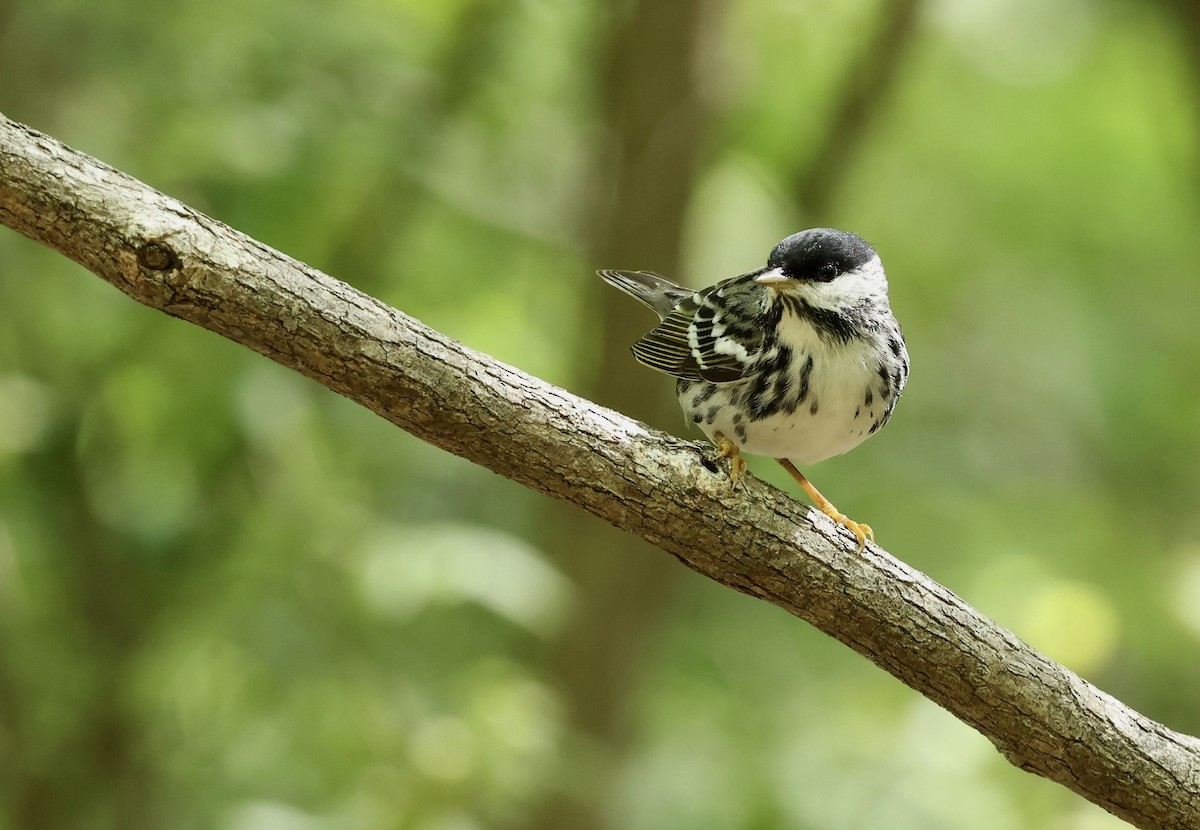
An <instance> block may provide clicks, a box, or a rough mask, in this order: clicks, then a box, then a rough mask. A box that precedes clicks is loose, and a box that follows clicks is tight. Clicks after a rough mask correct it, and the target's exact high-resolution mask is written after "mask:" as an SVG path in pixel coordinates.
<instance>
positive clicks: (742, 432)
mask: <svg viewBox="0 0 1200 830" xmlns="http://www.w3.org/2000/svg"><path fill="white" fill-rule="evenodd" d="M733 432H734V434H735V435H737V437H738V440H739V441H741V442H742V443H743V444H745V443H746V427H745V426H744V425H742V424H739V423H736V422H735V423H734V425H733Z"/></svg>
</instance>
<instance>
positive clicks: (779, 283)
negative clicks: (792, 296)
mask: <svg viewBox="0 0 1200 830" xmlns="http://www.w3.org/2000/svg"><path fill="white" fill-rule="evenodd" d="M754 281H755V282H756V283H758V284H759V285H769V286H771V287H772V288H783V287H784V286H786V285H787V284H788V283H790V282H797V280H794V279H792V278H791V277H785V276H784V275H783V272H782V271H779V270H774V271H767V272H766V273H765V274H759V275H758V276H757V277H755V278H754Z"/></svg>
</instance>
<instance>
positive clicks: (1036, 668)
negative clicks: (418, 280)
mask: <svg viewBox="0 0 1200 830" xmlns="http://www.w3.org/2000/svg"><path fill="white" fill-rule="evenodd" d="M0 223H3V224H6V225H8V226H9V227H11V228H14V229H15V230H17V231H19V232H20V233H22V234H24V235H26V236H28V237H30V238H31V239H34V240H36V241H38V242H41V243H42V244H44V245H48V246H50V247H52V248H54V249H56V250H58V251H60V252H61V253H63V254H65V255H66V256H68V257H70V258H71V259H73V260H75V261H76V262H79V263H80V264H82V265H83V266H84V267H86V268H88V269H89V270H91V271H93V272H95V273H96V274H97V275H99V276H100V277H102V278H103V279H105V280H107V281H108V282H110V283H112V284H113V285H115V286H116V287H117V288H119V289H121V290H122V291H124V292H125V293H126V294H128V295H129V296H131V297H133V298H134V299H136V300H138V301H139V302H142V303H144V304H146V305H148V306H151V307H153V308H157V309H160V310H162V311H165V312H166V313H168V314H171V315H173V316H175V317H179V318H182V319H184V320H188V321H190V322H193V323H196V324H197V325H200V326H203V327H204V328H207V329H209V330H211V331H214V332H216V333H218V334H220V335H222V336H224V337H227V338H229V339H231V340H234V341H236V342H238V343H241V344H243V345H245V346H248V347H250V348H252V349H254V350H255V351H257V352H260V353H261V354H264V355H266V356H267V357H270V358H271V359H272V360H275V361H277V362H279V363H281V364H283V365H284V366H288V367H290V368H292V369H295V370H297V371H299V372H302V373H303V374H305V375H307V376H308V377H310V378H313V379H314V380H316V381H317V382H318V383H321V384H322V385H324V386H326V387H328V388H329V389H332V390H334V391H336V392H338V393H340V394H342V395H345V396H346V397H348V398H350V399H351V400H353V401H356V402H357V403H360V404H362V405H363V406H365V407H367V408H368V409H370V410H371V411H372V412H375V413H377V414H378V415H380V416H382V417H384V418H387V419H388V420H389V421H391V422H392V423H394V424H396V425H397V426H399V427H401V428H402V429H404V430H406V431H408V432H411V433H413V434H414V435H416V436H418V437H420V438H422V439H424V440H426V441H428V442H430V443H433V444H436V445H437V446H439V447H442V448H443V449H446V450H448V451H450V452H453V453H455V454H457V455H461V456H463V457H464V458H468V459H470V460H472V461H475V462H477V463H479V464H482V465H484V466H486V467H488V468H490V469H492V470H494V471H496V472H498V473H500V474H501V475H504V476H507V477H509V478H511V479H513V480H515V481H518V482H520V483H522V484H524V485H526V486H528V487H531V488H533V489H536V490H539V491H541V492H543V493H547V494H549V495H551V496H554V497H555V498H558V499H561V500H563V501H565V502H569V503H571V504H574V505H577V506H579V507H581V508H583V509H584V510H587V511H589V512H590V513H593V514H595V515H596V516H599V517H600V518H602V519H604V520H606V521H608V522H611V523H612V524H614V525H617V526H618V527H622V528H624V529H626V530H628V531H630V532H631V533H635V534H637V535H639V536H641V537H642V538H644V539H647V540H648V541H650V542H652V543H653V544H655V545H657V546H659V547H660V548H662V549H663V550H665V551H667V552H668V553H670V554H671V555H673V556H675V557H676V558H678V559H679V560H680V561H682V562H683V563H684V564H686V565H687V566H688V567H690V568H692V569H693V570H696V571H698V572H700V573H702V574H704V575H706V576H708V577H710V578H712V579H714V580H716V581H718V582H720V583H722V584H724V585H727V586H729V587H731V588H733V589H735V590H738V591H741V592H743V593H746V594H750V595H752V596H756V597H759V598H762V599H765V600H767V601H768V602H770V603H772V604H774V605H777V606H779V607H780V608H783V609H785V610H787V611H789V612H791V613H792V614H795V615H796V616H798V617H800V618H802V619H804V620H807V621H808V622H810V623H812V624H813V625H815V626H816V627H818V628H819V629H821V630H822V631H824V632H825V633H827V634H829V635H830V636H832V637H835V638H837V639H838V640H840V641H842V642H843V643H845V644H846V645H848V646H850V647H851V648H853V649H854V650H855V651H857V652H859V653H860V654H862V655H864V656H865V657H867V658H868V659H870V660H871V661H872V662H874V663H875V664H876V665H878V666H880V667H881V668H883V669H885V670H886V671H888V672H889V673H891V674H893V675H894V676H896V677H897V678H899V679H900V680H901V681H903V682H904V683H906V684H908V685H909V686H911V687H912V688H913V689H916V690H917V691H918V692H920V693H921V694H923V695H925V696H927V697H928V698H930V699H931V700H933V701H935V702H936V703H938V704H940V705H941V706H944V707H945V708H946V709H948V710H949V711H950V712H952V713H953V714H954V715H955V716H957V717H958V718H960V719H962V720H963V721H965V722H966V723H967V724H969V725H971V726H972V727H974V728H975V729H977V730H979V731H980V732H982V733H983V734H984V735H986V736H987V737H988V738H990V739H991V741H992V742H993V743H994V744H995V745H996V746H997V748H999V750H1000V751H1001V752H1002V753H1003V754H1004V755H1005V757H1006V758H1008V759H1009V760H1010V761H1011V762H1012V763H1013V764H1015V765H1016V766H1018V767H1020V768H1021V769H1024V770H1028V771H1030V772H1035V773H1038V774H1039V775H1043V776H1045V777H1047V778H1049V779H1051V780H1053V781H1057V782H1059V783H1060V784H1063V785H1064V786H1066V787H1069V788H1070V789H1072V790H1074V791H1075V792H1077V793H1079V794H1080V795H1083V796H1084V797H1085V798H1088V799H1089V800H1091V801H1093V802H1095V803H1096V804H1099V805H1100V806H1102V807H1104V808H1105V809H1107V810H1109V811H1111V812H1113V813H1115V814H1116V815H1118V816H1120V817H1122V818H1124V819H1126V820H1127V821H1129V822H1131V823H1133V824H1135V825H1136V826H1138V827H1144V828H1151V827H1153V828H1180V829H1181V830H1182V828H1195V827H1198V826H1200V741H1198V740H1197V739H1195V738H1192V737H1189V736H1186V735H1181V734H1179V733H1176V732H1173V731H1171V730H1170V729H1167V728H1166V727H1164V726H1162V725H1161V724H1158V723H1156V722H1154V721H1152V720H1150V719H1149V718H1146V717H1144V716H1142V715H1140V714H1138V713H1137V712H1135V711H1133V710H1132V709H1130V708H1129V707H1127V706H1125V705H1124V704H1122V703H1121V702H1119V701H1117V700H1115V699H1113V698H1112V697H1110V696H1109V695H1107V694H1105V693H1103V692H1101V691H1100V690H1098V689H1097V688H1095V687H1094V686H1092V685H1091V684H1090V683H1088V682H1086V681H1084V680H1082V679H1081V678H1079V677H1078V676H1076V675H1075V674H1073V673H1072V672H1070V671H1069V670H1068V669H1066V668H1064V667H1063V666H1061V665H1059V664H1057V663H1055V662H1053V661H1052V660H1050V659H1048V658H1047V657H1045V656H1043V655H1042V654H1040V653H1038V652H1037V651H1035V650H1034V649H1032V648H1030V647H1029V646H1028V645H1026V644H1025V643H1023V642H1021V641H1020V640H1019V639H1017V637H1016V636H1014V635H1013V634H1011V633H1010V632H1008V631H1006V630H1004V629H1002V628H1000V627H999V626H997V625H996V624H995V623H993V622H992V621H991V620H989V619H987V618H986V617H984V616H983V615H982V614H980V613H979V612H978V611H976V610H975V609H973V608H971V607H970V606H969V605H967V604H966V603H965V602H963V601H962V600H961V599H959V598H958V597H956V596H955V595H954V594H952V593H951V592H950V591H948V590H947V589H946V588H944V587H942V586H941V585H938V584H937V583H936V582H933V581H932V580H930V579H929V578H928V577H926V576H924V575H923V574H921V573H919V572H917V571H915V570H913V569H911V568H909V567H908V566H907V565H905V564H904V563H902V562H899V561H897V560H896V559H894V558H893V557H891V556H890V555H888V554H887V553H886V552H884V551H883V550H881V549H879V548H877V547H874V546H872V547H870V548H869V549H868V550H867V551H866V552H864V553H862V554H859V553H857V552H856V551H855V546H854V543H853V541H852V540H851V539H850V537H849V536H848V535H847V534H845V533H841V532H839V531H838V530H837V529H836V528H835V526H834V525H833V524H832V522H830V521H829V520H828V519H827V518H826V517H824V516H823V515H822V514H820V513H819V512H817V511H815V510H813V509H811V508H808V507H805V506H804V505H802V504H800V503H798V502H796V501H794V500H793V499H791V498H790V497H788V496H787V495H786V494H784V493H781V492H780V491H778V490H775V489H773V488H772V487H770V486H769V485H767V484H764V483H763V482H761V481H757V480H750V481H749V482H748V483H747V485H746V487H745V489H742V490H738V491H736V492H730V490H729V487H728V482H727V477H726V475H725V473H724V472H722V471H720V470H716V469H713V468H712V467H711V466H709V465H706V464H705V463H704V462H703V458H704V453H705V452H706V450H705V449H702V448H701V447H699V446H698V445H697V444H694V443H690V442H687V441H682V440H680V439H678V438H673V437H671V436H669V435H665V434H663V433H659V432H655V431H652V430H650V429H648V428H646V427H645V426H643V425H642V424H639V423H638V422H636V421H633V420H631V419H629V418H626V417H624V416H623V415H620V414H618V413H615V412H612V411H609V410H605V409H602V408H600V407H598V406H596V405H595V404H592V403H589V402H588V401H586V400H583V399H581V398H578V397H576V396H574V395H572V394H570V393H569V392H566V391H565V390H562V389H559V388H556V387H554V386H551V385H550V384H547V383H545V382H543V381H540V380H538V379H536V378H533V377H530V376H529V375H526V374H524V373H523V372H521V371H519V370H518V369H515V368H513V367H511V366H507V365H505V364H503V363H500V362H498V361H495V360H493V359H491V358H489V357H488V356H486V355H483V354H480V353H478V352H475V351H473V350H471V349H470V348H468V347H466V346H464V345H462V344H461V343H456V342H454V341H453V340H450V339H448V338H446V337H444V336H443V335H441V334H438V333H437V332H435V331H433V330H432V329H430V328H428V327H427V326H425V325H423V324H421V323H420V322H418V321H417V320H414V319H412V318H411V317H408V316H406V315H404V314H403V313H401V312H399V311H397V310H395V309H393V308H390V307H388V306H386V305H384V304H383V303H381V302H379V301H378V300H375V299H373V298H371V297H369V296H367V295H365V294H363V293H361V292H359V291H356V290H355V289H354V288H351V287H350V286H348V285H346V284H345V283H342V282H339V281H338V280H335V279H333V278H332V277H329V276H327V275H325V274H322V273H321V272H319V271H317V270H315V269H313V268H309V267H308V266H306V265H304V264H302V263H299V262H296V261H295V260H292V259H290V258H289V257H287V256H285V255H283V254H281V253H279V252H278V251H275V250H273V249H271V248H269V247H267V246H265V245H263V244H261V243H259V242H256V241H255V240H253V239H250V238H249V237H247V236H246V235H244V234H242V233H239V232H238V231H235V230H232V229H230V228H229V227H227V226H225V225H223V224H221V223H220V222H217V221H216V220H214V219H211V218H209V217H207V216H204V215H203V214H200V213H197V212H196V211H194V210H192V209H190V208H188V207H187V206H186V205H183V204H181V203H179V202H177V201H175V200H174V199H171V198H169V197H167V196H164V195H162V194H161V193H158V192H157V191H155V190H153V189H151V188H150V187H148V186H146V185H144V184H142V183H141V182H138V181H137V180H135V179H132V178H130V177H129V176H126V175H125V174H123V173H120V172H118V171H116V170H114V169H112V168H111V167H108V166H106V165H104V164H102V163H100V162H97V161H96V160H94V159H92V158H90V157H88V156H86V155H83V154H82V153H78V152H76V151H74V150H72V149H70V148H68V147H66V146H65V145H63V144H61V143H59V142H57V141H55V140H54V139H52V138H50V137H48V136H45V135H42V134H40V133H38V132H36V131H34V130H32V129H29V128H28V127H24V126H22V125H20V124H17V123H15V122H12V121H10V120H8V119H6V118H4V117H3V116H2V115H0Z"/></svg>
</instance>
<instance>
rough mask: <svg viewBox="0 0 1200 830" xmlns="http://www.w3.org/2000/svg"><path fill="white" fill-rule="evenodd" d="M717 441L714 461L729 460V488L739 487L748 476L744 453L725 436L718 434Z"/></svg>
mask: <svg viewBox="0 0 1200 830" xmlns="http://www.w3.org/2000/svg"><path fill="white" fill-rule="evenodd" d="M716 439H717V452H716V454H715V455H713V461H720V460H721V459H722V458H728V459H729V486H730V488H734V487H737V486H738V484H739V483H740V482H741V480H742V478H743V477H744V476H745V475H746V459H744V458H742V452H741V450H739V449H738V446H737V444H735V443H733V442H732V441H730V440H729V439H728V438H726V437H725V436H724V435H722V434H721V433H719V432H718V433H717V435H716Z"/></svg>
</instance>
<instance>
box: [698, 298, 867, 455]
mask: <svg viewBox="0 0 1200 830" xmlns="http://www.w3.org/2000/svg"><path fill="white" fill-rule="evenodd" d="M789 320H791V321H793V324H792V325H789V324H788V321H789ZM780 338H781V340H782V341H783V342H785V343H787V345H789V346H791V348H792V350H793V353H794V354H796V355H802V356H807V355H812V357H813V368H812V372H811V374H810V376H809V391H808V395H807V397H806V398H805V399H804V400H803V401H802V402H801V403H800V404H799V406H798V407H797V408H796V410H795V411H794V412H792V413H787V412H779V413H778V414H776V415H772V416H770V417H767V418H764V419H763V420H760V421H750V420H748V419H746V418H745V416H744V415H743V418H742V419H741V420H740V422H738V423H735V422H734V413H735V410H734V408H733V407H730V406H726V405H725V404H726V403H727V401H728V400H729V394H730V393H731V392H733V391H734V390H736V389H737V388H738V387H739V386H741V385H742V384H744V383H748V382H746V381H743V382H742V384H722V385H721V387H720V388H719V390H718V391H717V392H716V394H715V395H713V396H712V398H711V399H710V400H708V401H707V402H706V404H705V405H704V406H701V407H699V408H698V411H700V412H701V413H704V412H706V411H707V410H708V409H709V408H710V407H711V406H713V405H719V407H720V408H719V410H718V412H717V414H716V417H715V418H714V419H713V421H712V423H711V424H710V423H706V422H705V421H704V420H701V422H700V423H698V424H697V426H699V427H700V429H701V430H702V431H703V432H704V434H705V435H707V436H708V437H709V438H710V439H712V440H713V441H715V440H716V433H718V432H719V433H721V434H722V435H724V436H725V437H727V438H728V439H729V440H731V441H733V442H734V443H735V444H737V445H738V446H739V447H740V449H742V450H744V451H745V452H747V453H750V454H753V455H765V456H770V457H772V458H787V459H789V460H790V461H792V462H793V463H795V464H798V465H805V464H815V463H817V462H818V461H824V460H825V459H827V458H832V457H833V456H835V455H841V454H842V453H844V452H848V451H850V450H852V449H854V448H855V447H857V446H858V445H859V444H861V443H862V442H863V441H865V440H866V439H867V438H868V437H870V435H871V425H872V424H874V423H875V422H876V420H877V419H878V418H879V417H880V416H881V415H882V412H883V409H884V408H885V407H886V406H887V401H886V400H884V399H883V398H882V397H881V396H880V394H879V392H880V385H881V381H880V378H879V374H878V367H879V365H880V360H881V358H880V355H881V349H883V348H886V346H885V345H884V344H879V343H873V342H870V341H868V340H855V341H851V342H850V343H848V344H842V343H836V344H834V345H832V346H831V345H830V344H827V343H826V342H825V341H823V340H822V339H821V338H820V337H818V336H817V334H816V333H815V332H814V331H813V330H812V329H811V328H810V327H809V326H808V325H806V324H797V323H796V321H795V319H794V318H791V317H788V316H785V318H784V321H783V325H782V329H781V332H780ZM803 359H804V358H802V359H801V361H800V362H801V363H802V362H803ZM868 389H871V390H873V391H874V400H873V401H872V403H871V404H869V405H868V404H866V403H865V397H866V392H867V390H868ZM693 394H694V393H693ZM690 397H691V395H690V394H684V395H681V396H680V402H681V403H682V404H683V407H684V410H685V411H686V412H688V414H689V415H691V414H692V410H691V409H690V407H689V402H688V399H689V398H690ZM814 401H816V403H817V412H816V413H815V414H813V413H812V411H811V407H812V404H813V402H814ZM739 423H740V425H741V426H742V427H743V428H744V429H745V438H744V439H742V438H741V437H740V436H739V435H738V431H737V427H738V426H739Z"/></svg>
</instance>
